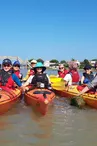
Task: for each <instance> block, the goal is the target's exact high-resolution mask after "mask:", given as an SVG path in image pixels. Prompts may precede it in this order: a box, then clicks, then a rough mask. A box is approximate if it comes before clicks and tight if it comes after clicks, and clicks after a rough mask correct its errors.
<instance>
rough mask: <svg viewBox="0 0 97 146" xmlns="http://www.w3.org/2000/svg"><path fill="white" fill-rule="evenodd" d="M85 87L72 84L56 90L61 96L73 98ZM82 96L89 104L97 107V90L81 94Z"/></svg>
mask: <svg viewBox="0 0 97 146" xmlns="http://www.w3.org/2000/svg"><path fill="white" fill-rule="evenodd" d="M83 88H84V87H82V86H78V85H72V86H70V87H68V88H64V90H60V91H58V90H55V93H56V94H58V95H60V96H61V97H67V98H72V97H74V96H76V95H77V94H78V93H79V92H80V91H81V90H82V89H83ZM81 97H82V98H83V99H84V101H85V103H86V104H87V105H88V106H90V107H92V108H96V109H97V92H93V91H89V92H87V93H84V94H83V95H81Z"/></svg>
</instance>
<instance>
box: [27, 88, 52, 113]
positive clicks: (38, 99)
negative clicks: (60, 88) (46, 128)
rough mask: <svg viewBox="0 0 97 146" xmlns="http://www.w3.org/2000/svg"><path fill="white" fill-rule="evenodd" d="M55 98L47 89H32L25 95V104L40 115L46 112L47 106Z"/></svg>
mask: <svg viewBox="0 0 97 146" xmlns="http://www.w3.org/2000/svg"><path fill="white" fill-rule="evenodd" d="M54 98H55V94H54V92H52V91H50V90H48V89H32V90H30V91H28V92H27V93H25V97H24V99H25V102H26V103H27V104H28V105H31V106H32V107H34V109H35V110H37V111H38V112H39V113H41V114H42V115H45V114H46V112H47V111H48V107H49V104H50V103H51V102H52V101H53V99H54Z"/></svg>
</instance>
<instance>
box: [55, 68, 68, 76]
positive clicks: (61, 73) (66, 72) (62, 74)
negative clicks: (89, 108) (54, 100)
mask: <svg viewBox="0 0 97 146" xmlns="http://www.w3.org/2000/svg"><path fill="white" fill-rule="evenodd" d="M68 72H69V71H68V70H66V69H64V72H61V71H59V70H58V75H59V77H60V78H64V77H65V76H66V74H68Z"/></svg>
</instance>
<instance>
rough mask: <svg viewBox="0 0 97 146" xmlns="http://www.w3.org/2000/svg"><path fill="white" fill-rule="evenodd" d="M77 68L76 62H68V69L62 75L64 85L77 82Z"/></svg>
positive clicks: (78, 76) (78, 77)
mask: <svg viewBox="0 0 97 146" xmlns="http://www.w3.org/2000/svg"><path fill="white" fill-rule="evenodd" d="M77 68H78V65H77V63H76V62H73V61H72V62H69V71H68V73H67V74H66V75H65V77H64V81H65V85H67V86H70V85H73V84H78V83H79V80H80V75H79V73H78V70H77Z"/></svg>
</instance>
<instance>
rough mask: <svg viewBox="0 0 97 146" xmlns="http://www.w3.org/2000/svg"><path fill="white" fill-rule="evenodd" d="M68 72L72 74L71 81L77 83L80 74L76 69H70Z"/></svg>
mask: <svg viewBox="0 0 97 146" xmlns="http://www.w3.org/2000/svg"><path fill="white" fill-rule="evenodd" d="M70 74H71V76H72V82H74V83H77V82H79V80H80V76H79V73H78V71H77V70H70Z"/></svg>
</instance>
